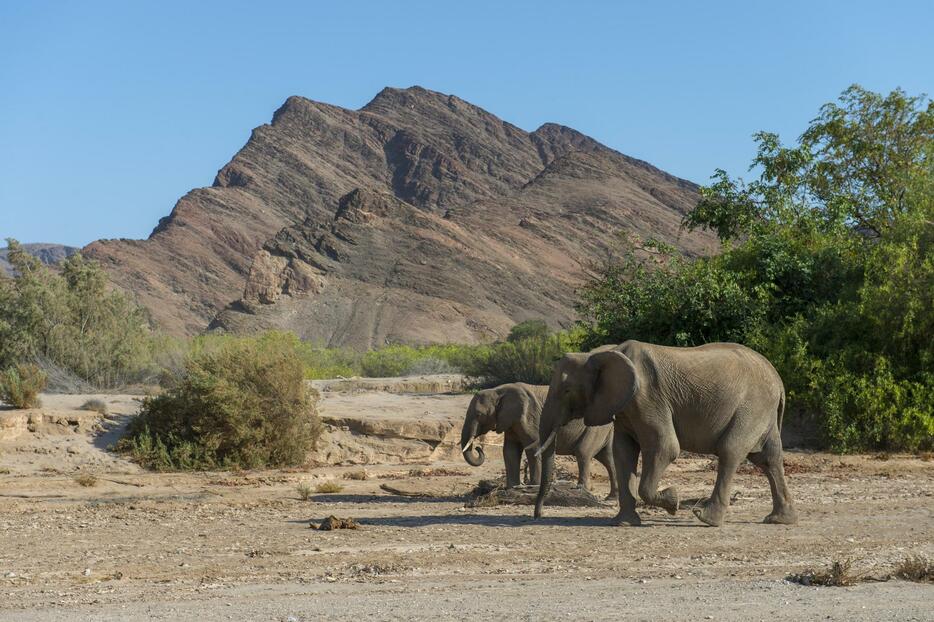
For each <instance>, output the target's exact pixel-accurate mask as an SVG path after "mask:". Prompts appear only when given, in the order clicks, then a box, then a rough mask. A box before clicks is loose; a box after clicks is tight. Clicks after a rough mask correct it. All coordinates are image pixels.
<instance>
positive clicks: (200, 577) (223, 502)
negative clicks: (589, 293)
mask: <svg viewBox="0 0 934 622" xmlns="http://www.w3.org/2000/svg"><path fill="white" fill-rule="evenodd" d="M98 445H100V443H98ZM82 451H86V452H87V455H86V456H85V454H82V453H73V454H68V455H70V456H72V457H74V456H78V457H79V458H81V457H82V456H84V457H86V458H87V459H88V460H90V459H91V458H92V457H93V454H94V452H98V453H100V454H102V456H100V457H98V458H99V459H98V460H97V461H96V462H93V461H92V462H90V463H87V464H93V465H94V472H95V473H96V474H97V475H98V477H99V479H98V482H97V484H96V485H95V486H92V487H87V488H85V487H81V486H79V485H78V484H77V483H76V482H75V481H74V480H73V472H72V471H73V469H74V468H80V469H81V470H88V467H87V464H85V463H82V465H78V466H74V465H72V466H71V467H66V468H65V469H63V470H60V471H55V470H52V468H51V467H49V466H48V463H47V460H48V459H49V458H50V457H51V456H52V455H54V454H52V455H49V454H36V455H38V456H39V458H42V460H39V461H37V459H36V457H35V456H36V455H34V454H32V453H29V452H13V453H11V452H9V448H8V447H6V446H5V448H4V452H5V453H4V454H0V464H2V465H3V467H4V468H5V469H8V470H9V473H6V474H0V495H2V496H0V541H2V543H3V544H2V546H0V619H3V620H7V619H9V620H14V619H15V620H76V619H89V620H90V619H94V620H101V619H104V620H126V619H165V620H180V619H184V620H187V619H191V620H196V619H197V620H228V619H230V620H242V619H265V620H287V619H289V618H290V617H292V618H294V619H296V620H314V619H322V618H325V617H326V618H327V619H331V620H360V619H415V620H436V619H463V618H465V617H468V616H470V617H476V618H478V619H516V618H519V619H542V618H546V619H547V618H559V617H560V618H564V619H568V618H571V619H595V620H597V619H652V620H662V619H664V620H669V619H672V620H681V619H684V620H703V619H716V620H725V619H726V620H749V619H753V620H757V619H763V620H770V621H771V620H776V619H789V620H791V619H796V620H799V619H841V620H842V619H846V620H912V619H914V620H929V619H931V617H932V615H931V606H930V603H931V602H932V600H934V586H932V585H931V584H915V583H908V582H904V581H889V582H884V583H877V582H870V583H862V584H860V585H858V586H856V587H851V588H814V587H803V586H800V585H796V584H791V583H787V582H785V581H784V580H783V579H784V577H785V576H786V575H787V574H788V573H789V572H794V571H800V570H803V569H805V568H809V567H824V566H826V565H827V564H829V563H830V562H831V561H832V560H835V559H847V558H849V559H852V560H853V563H854V570H855V571H856V572H858V573H867V574H868V575H870V576H874V577H882V576H884V575H886V574H888V573H889V572H890V571H891V569H892V566H893V565H894V564H895V563H896V562H898V561H900V560H901V559H903V558H904V557H905V556H906V555H907V554H911V553H915V554H925V555H927V556H929V557H931V556H934V463H931V462H922V461H921V460H919V459H917V458H914V457H893V458H890V459H887V460H878V459H875V458H872V457H843V458H841V457H838V456H829V455H820V454H819V455H809V454H801V453H790V455H789V457H788V463H789V469H788V470H789V472H790V473H789V485H790V487H791V489H792V492H793V494H794V495H795V498H796V501H797V503H798V509H799V513H800V515H801V524H799V525H798V526H796V527H784V526H767V525H762V524H760V523H759V522H758V521H759V520H761V519H762V517H763V516H765V514H766V513H767V512H768V510H769V497H768V486H767V485H766V482H765V479H764V478H763V477H762V476H761V475H759V474H757V473H756V472H754V471H752V470H751V469H744V471H743V472H742V473H741V474H740V475H739V476H738V477H737V479H736V490H737V492H738V493H739V496H738V498H737V500H736V502H735V504H734V506H733V507H732V509H731V513H730V515H729V517H728V522H727V524H726V525H725V526H724V527H723V528H720V529H712V528H707V527H703V526H701V525H700V524H699V523H698V522H697V521H696V520H695V519H694V518H693V516H692V515H691V514H690V512H689V511H688V510H682V511H681V512H679V514H678V515H677V516H674V517H669V516H668V515H667V514H664V513H663V512H661V511H655V510H645V509H643V510H642V512H643V517H644V520H645V526H644V527H642V528H612V527H608V526H607V525H606V522H607V520H608V519H609V517H610V516H612V514H613V513H614V510H613V508H611V507H607V508H606V509H602V508H596V509H594V508H587V509H569V508H548V509H547V510H546V517H545V518H544V519H543V520H541V521H538V522H534V521H532V520H531V518H530V514H531V511H530V508H526V507H497V508H477V509H464V507H463V501H462V499H461V498H460V496H459V494H460V493H461V492H462V491H464V490H466V489H468V488H469V487H470V485H471V483H473V482H476V480H477V479H478V478H479V477H481V476H491V475H494V474H496V473H497V471H498V469H500V468H501V466H502V465H501V463H499V462H498V461H495V460H492V459H491V460H489V461H488V463H487V465H485V466H484V467H483V468H482V469H470V468H469V467H467V466H466V465H463V464H461V463H447V464H443V463H435V464H433V465H431V468H433V469H439V468H441V467H446V468H447V469H449V472H450V470H453V471H454V472H455V474H454V475H449V474H448V475H435V476H425V475H420V476H417V477H415V476H411V475H410V474H409V470H410V469H411V468H413V467H411V466H389V465H384V466H375V467H369V468H368V473H369V479H367V480H365V481H360V480H350V479H343V474H345V473H347V472H352V471H353V472H355V471H359V470H360V469H359V467H354V468H338V467H331V468H327V469H316V470H314V471H311V472H304V471H295V472H282V471H275V472H251V473H242V474H224V473H221V474H212V473H209V474H197V475H187V474H185V475H178V474H152V473H144V472H141V471H140V470H139V469H138V468H136V467H135V466H134V465H131V464H128V463H125V462H123V461H122V460H119V459H115V458H113V457H111V456H109V455H107V454H104V453H103V449H102V448H101V447H99V446H95V445H93V444H91V443H89V444H88V446H87V448H86V449H82ZM495 453H496V452H495V451H490V452H488V455H489V456H490V458H493V457H494V456H495ZM30 461H31V462H32V463H34V464H32V465H30V464H27V463H28V462H30ZM567 466H570V465H567ZM457 471H461V472H463V473H465V474H464V475H458V474H456V473H457ZM595 471H596V473H597V474H598V475H601V474H602V473H601V471H600V469H599V467H598V466H597V465H595ZM436 472H437V471H436ZM714 475H715V474H714V472H713V471H712V470H711V469H710V462H709V460H707V459H706V458H697V457H693V458H683V459H681V460H679V461H678V462H677V463H676V464H675V465H674V467H673V468H672V470H671V471H670V472H669V477H668V478H667V479H668V481H669V482H671V483H675V484H677V485H678V486H679V487H680V489H681V491H682V494H683V496H684V497H700V496H704V495H705V494H707V493H708V492H709V489H710V486H711V485H712V483H713V479H714ZM327 478H334V479H338V480H339V481H341V482H342V483H343V484H344V485H345V490H343V491H342V492H340V493H338V494H330V495H313V496H312V498H311V499H310V500H307V501H302V500H301V499H299V497H298V495H297V494H296V490H295V486H296V484H297V482H298V481H300V480H302V479H308V480H310V481H312V482H315V481H321V480H324V479H327ZM389 478H392V481H393V483H396V484H399V483H402V484H407V485H409V486H421V487H424V488H426V489H428V490H432V491H434V492H435V494H438V495H441V496H440V497H436V498H431V499H412V498H407V497H400V496H396V495H391V494H389V493H387V492H385V491H383V490H381V489H380V484H381V483H385V482H387V481H390V480H389ZM596 485H597V492H605V488H606V486H607V484H606V481H605V478H599V479H598V481H597V484H596ZM329 514H336V515H338V516H342V517H343V516H352V517H354V518H356V519H358V520H359V521H360V522H361V523H362V527H361V529H359V530H354V531H351V530H345V531H333V532H320V531H315V530H312V529H309V527H308V522H309V520H312V519H313V520H317V521H320V520H321V519H323V518H325V517H326V516H327V515H329Z"/></svg>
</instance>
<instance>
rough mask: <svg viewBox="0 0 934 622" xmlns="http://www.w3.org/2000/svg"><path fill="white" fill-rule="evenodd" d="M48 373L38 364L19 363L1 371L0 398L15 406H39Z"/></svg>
mask: <svg viewBox="0 0 934 622" xmlns="http://www.w3.org/2000/svg"><path fill="white" fill-rule="evenodd" d="M45 384H46V375H45V373H44V372H43V371H42V370H41V369H39V367H38V366H37V365H34V364H32V363H17V364H16V365H11V366H10V367H8V368H6V370H5V371H4V372H3V373H0V399H2V400H3V401H4V402H6V403H7V404H9V405H10V406H13V407H14V408H38V407H39V406H40V405H41V402H40V401H39V393H41V392H42V390H43V389H45Z"/></svg>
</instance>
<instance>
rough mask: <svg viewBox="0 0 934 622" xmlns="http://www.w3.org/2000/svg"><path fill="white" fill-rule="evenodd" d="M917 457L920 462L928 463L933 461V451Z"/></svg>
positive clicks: (922, 453)
mask: <svg viewBox="0 0 934 622" xmlns="http://www.w3.org/2000/svg"><path fill="white" fill-rule="evenodd" d="M918 457H919V458H920V459H921V461H922V462H930V461H932V460H934V451H922V452H921V453H919V454H918Z"/></svg>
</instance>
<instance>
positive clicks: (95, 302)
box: [0, 240, 156, 388]
mask: <svg viewBox="0 0 934 622" xmlns="http://www.w3.org/2000/svg"><path fill="white" fill-rule="evenodd" d="M8 245H9V249H10V253H9V260H10V263H11V264H12V266H13V269H14V276H13V277H12V278H3V279H2V280H0V365H2V366H7V365H11V364H13V363H16V362H20V361H37V362H39V363H40V364H41V365H42V366H43V367H50V368H57V369H62V370H66V371H67V372H69V373H71V374H74V375H75V376H77V377H78V378H79V379H81V380H83V381H85V382H87V383H89V384H91V385H93V386H96V387H101V388H113V387H118V386H122V385H125V384H127V383H129V382H134V381H138V380H140V379H142V378H143V377H145V376H147V375H150V374H152V373H153V362H152V349H153V348H154V346H155V343H156V342H155V340H154V338H153V335H152V332H151V330H150V326H149V319H148V315H147V314H146V312H145V311H144V310H143V309H142V308H141V307H140V306H139V305H137V304H136V303H135V302H134V301H133V300H132V299H131V298H130V297H129V296H127V295H126V294H123V293H122V292H119V291H116V290H113V289H111V288H109V287H108V284H107V279H106V276H105V275H104V273H103V271H102V270H101V268H100V266H98V265H97V264H96V263H94V262H89V261H86V260H85V259H84V258H83V257H82V256H81V254H80V253H76V254H74V255H72V256H71V257H69V258H68V259H66V260H65V261H64V262H62V264H61V265H60V266H59V269H58V270H53V269H51V268H49V267H48V266H45V265H43V264H42V263H41V262H39V261H38V260H37V259H36V258H34V257H32V256H30V255H29V254H28V253H27V252H26V251H24V250H23V248H22V247H21V246H20V245H19V244H18V243H17V242H16V241H15V240H8Z"/></svg>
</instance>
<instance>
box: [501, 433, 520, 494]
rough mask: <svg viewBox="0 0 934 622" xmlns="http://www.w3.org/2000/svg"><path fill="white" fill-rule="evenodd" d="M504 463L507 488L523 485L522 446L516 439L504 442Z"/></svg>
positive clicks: (508, 439)
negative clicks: (521, 468)
mask: <svg viewBox="0 0 934 622" xmlns="http://www.w3.org/2000/svg"><path fill="white" fill-rule="evenodd" d="M503 462H505V463H506V488H514V487H516V486H518V485H519V484H521V483H522V481H521V479H520V475H521V471H520V466H521V463H522V445H521V444H520V443H519V442H518V441H516V440H515V439H512V438H507V439H505V440H504V441H503Z"/></svg>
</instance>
